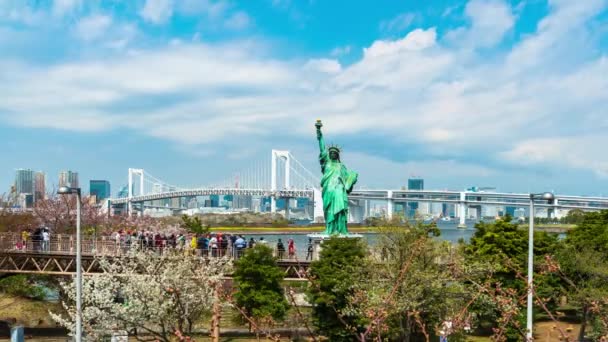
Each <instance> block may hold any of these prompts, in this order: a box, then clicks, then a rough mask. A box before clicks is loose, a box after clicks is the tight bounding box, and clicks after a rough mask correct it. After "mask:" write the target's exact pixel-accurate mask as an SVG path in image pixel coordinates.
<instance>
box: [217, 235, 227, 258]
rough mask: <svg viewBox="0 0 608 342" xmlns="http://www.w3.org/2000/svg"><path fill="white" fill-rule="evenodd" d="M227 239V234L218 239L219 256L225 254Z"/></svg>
mask: <svg viewBox="0 0 608 342" xmlns="http://www.w3.org/2000/svg"><path fill="white" fill-rule="evenodd" d="M228 241H230V237H227V236H223V237H222V239H221V240H219V241H218V247H219V249H220V256H224V255H226V252H227V251H228Z"/></svg>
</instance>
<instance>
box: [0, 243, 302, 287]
mask: <svg viewBox="0 0 608 342" xmlns="http://www.w3.org/2000/svg"><path fill="white" fill-rule="evenodd" d="M81 246H82V271H83V273H84V274H92V273H101V272H104V270H103V269H102V267H101V265H100V263H99V259H101V258H102V257H105V258H110V259H111V258H120V257H123V256H125V255H126V253H127V251H128V250H129V248H141V249H146V250H150V251H154V252H155V253H157V254H159V255H160V254H167V253H169V254H172V255H179V256H183V257H198V258H201V259H204V258H217V257H229V258H233V259H236V258H238V257H239V256H240V254H241V253H242V251H237V250H236V249H231V248H227V249H211V250H200V249H197V250H192V249H190V248H189V246H188V245H187V246H184V247H183V248H180V247H172V246H159V247H156V246H154V247H151V246H144V245H141V244H139V243H138V244H135V245H125V244H120V243H116V242H115V241H114V240H112V239H110V238H109V237H105V236H104V237H100V238H97V239H94V238H84V239H83V240H82V244H81ZM278 254H279V253H277V252H276V251H275V255H276V256H277V257H278V256H280V255H278ZM284 255H285V256H286V254H284ZM277 264H278V265H279V267H281V268H282V269H283V270H284V271H285V277H286V278H304V277H305V274H306V271H307V270H308V267H309V266H310V261H308V260H297V259H288V258H285V257H283V258H279V259H278V260H277ZM0 273H24V274H28V273H30V274H32V273H33V274H49V275H73V274H75V273H76V239H75V236H73V235H55V236H53V237H52V238H51V240H50V241H49V242H43V241H32V240H29V241H26V243H25V244H24V243H23V241H21V238H20V237H19V236H18V234H7V233H4V234H0Z"/></svg>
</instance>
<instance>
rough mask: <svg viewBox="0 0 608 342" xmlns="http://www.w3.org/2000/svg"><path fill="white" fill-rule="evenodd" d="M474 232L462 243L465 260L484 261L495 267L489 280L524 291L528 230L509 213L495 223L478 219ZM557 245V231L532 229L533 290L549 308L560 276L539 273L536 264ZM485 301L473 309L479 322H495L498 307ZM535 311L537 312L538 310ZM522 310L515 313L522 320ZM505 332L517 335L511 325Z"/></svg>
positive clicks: (558, 287)
mask: <svg viewBox="0 0 608 342" xmlns="http://www.w3.org/2000/svg"><path fill="white" fill-rule="evenodd" d="M475 227H476V228H477V230H476V232H475V234H474V235H473V236H472V237H471V241H470V242H469V244H467V245H465V246H464V252H465V255H466V257H467V259H468V262H480V263H485V264H487V265H489V266H490V268H491V269H493V270H494V273H493V274H492V282H493V283H495V284H501V285H500V286H501V287H502V288H511V289H514V290H516V291H518V292H519V294H520V295H524V294H525V291H526V288H527V285H526V281H525V280H523V279H521V277H522V276H525V275H526V274H527V259H528V231H527V230H526V229H520V228H519V227H518V224H514V223H511V217H509V216H506V217H504V218H503V219H502V220H498V221H496V222H494V223H486V222H480V223H478V224H477V225H476V226H475ZM558 247H559V241H558V239H557V236H556V235H550V234H547V233H545V232H538V231H535V232H534V257H535V265H536V268H537V270H536V272H535V276H534V277H535V278H534V283H535V290H536V291H537V293H538V294H539V295H540V296H541V297H543V298H548V299H550V300H549V302H548V303H547V306H548V308H549V309H554V308H555V307H556V306H557V303H558V298H559V294H560V290H561V287H562V283H561V281H560V279H559V277H557V276H555V275H553V274H550V273H539V272H538V267H539V265H540V264H541V263H542V261H543V260H544V258H545V255H548V254H553V253H554V252H555V250H556V249H558ZM518 273H519V275H520V276H518ZM490 307H492V306H488V305H487V303H480V304H479V305H475V306H474V307H473V309H474V310H475V311H477V310H479V311H477V313H478V317H479V320H480V321H481V322H480V324H482V325H483V324H491V325H495V324H496V323H495V322H496V318H497V317H498V311H499V310H501V308H499V307H497V306H495V305H494V306H493V308H492V309H491V310H488V308H490ZM537 313H538V312H537ZM524 314H525V313H524V311H523V310H522V311H521V312H520V315H518V316H517V319H518V320H520V321H521V320H523V319H524V318H523V316H524ZM507 335H509V336H516V335H517V333H516V332H515V331H514V330H513V329H509V330H508V331H507Z"/></svg>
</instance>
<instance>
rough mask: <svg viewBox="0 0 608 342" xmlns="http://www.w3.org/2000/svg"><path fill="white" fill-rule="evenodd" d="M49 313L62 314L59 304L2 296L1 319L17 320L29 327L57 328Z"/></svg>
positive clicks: (0, 300) (0, 302)
mask: <svg viewBox="0 0 608 342" xmlns="http://www.w3.org/2000/svg"><path fill="white" fill-rule="evenodd" d="M49 311H52V312H57V313H62V312H63V307H62V306H61V304H59V303H52V302H46V301H40V300H32V299H27V298H21V297H11V296H7V295H0V318H2V319H11V320H12V319H15V320H16V321H17V324H20V325H24V326H28V327H41V328H42V327H55V326H56V324H55V321H53V319H52V318H51V315H49Z"/></svg>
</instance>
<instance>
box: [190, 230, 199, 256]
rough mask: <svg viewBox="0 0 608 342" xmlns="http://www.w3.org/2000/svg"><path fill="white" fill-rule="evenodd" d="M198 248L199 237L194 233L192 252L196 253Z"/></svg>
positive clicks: (191, 242)
mask: <svg viewBox="0 0 608 342" xmlns="http://www.w3.org/2000/svg"><path fill="white" fill-rule="evenodd" d="M197 249H198V238H197V236H196V234H194V235H192V239H190V250H191V251H192V253H196V251H197Z"/></svg>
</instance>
